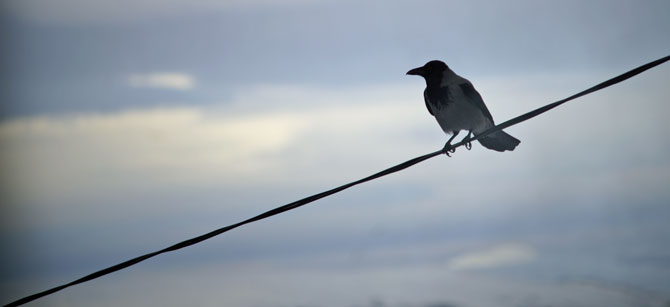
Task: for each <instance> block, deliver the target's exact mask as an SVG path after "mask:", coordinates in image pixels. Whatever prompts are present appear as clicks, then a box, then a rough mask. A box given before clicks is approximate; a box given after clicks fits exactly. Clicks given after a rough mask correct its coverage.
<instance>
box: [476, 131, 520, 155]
mask: <svg viewBox="0 0 670 307" xmlns="http://www.w3.org/2000/svg"><path fill="white" fill-rule="evenodd" d="M478 141H479V143H480V144H482V146H484V147H486V148H488V149H493V150H495V151H506V150H509V151H512V150H514V148H516V146H517V145H519V143H521V141H519V140H518V139H517V138H515V137H513V136H511V135H509V134H507V133H505V132H504V131H496V132H494V133H491V134H489V135H487V136H485V137H483V138H481V139H478Z"/></svg>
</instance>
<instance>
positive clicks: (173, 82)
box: [128, 72, 195, 91]
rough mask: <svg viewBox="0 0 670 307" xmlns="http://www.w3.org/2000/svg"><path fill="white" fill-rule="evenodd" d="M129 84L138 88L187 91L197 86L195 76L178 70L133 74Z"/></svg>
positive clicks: (129, 78)
mask: <svg viewBox="0 0 670 307" xmlns="http://www.w3.org/2000/svg"><path fill="white" fill-rule="evenodd" d="M128 84H129V85H130V86H132V87H136V88H162V89H173V90H180V91H186V90H191V89H193V87H195V78H193V76H191V75H189V74H185V73H177V72H156V73H149V74H132V75H130V76H129V77H128Z"/></svg>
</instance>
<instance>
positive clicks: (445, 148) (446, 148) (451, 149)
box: [442, 143, 456, 157]
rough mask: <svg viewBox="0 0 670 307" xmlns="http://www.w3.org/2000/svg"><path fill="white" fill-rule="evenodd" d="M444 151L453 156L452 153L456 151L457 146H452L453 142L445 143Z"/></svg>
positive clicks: (448, 155)
mask: <svg viewBox="0 0 670 307" xmlns="http://www.w3.org/2000/svg"><path fill="white" fill-rule="evenodd" d="M442 151H443V152H444V154H445V155H447V157H451V155H450V153H455V152H456V148H451V143H447V144H445V145H444V148H442Z"/></svg>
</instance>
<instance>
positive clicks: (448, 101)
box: [407, 60, 521, 155]
mask: <svg viewBox="0 0 670 307" xmlns="http://www.w3.org/2000/svg"><path fill="white" fill-rule="evenodd" d="M407 75H416V76H421V77H423V78H424V79H425V81H426V89H425V90H424V92H423V98H424V101H425V103H426V108H428V112H430V114H431V115H433V116H434V117H435V119H436V120H437V123H438V124H439V125H440V127H441V128H442V130H443V131H444V132H445V133H446V134H451V135H452V136H451V138H449V140H448V141H447V143H446V144H445V146H444V152H445V153H446V154H447V155H449V152H452V153H453V152H454V151H455V149H452V148H451V141H452V140H453V139H454V138H455V137H456V135H458V133H459V132H460V131H461V130H465V131H467V132H468V135H467V136H466V137H465V138H464V139H463V142H466V143H465V146H466V148H467V149H468V150H470V148H472V144H471V143H470V142H469V140H470V137H471V135H472V134H474V135H477V134H480V133H482V132H484V131H486V130H487V129H489V128H491V127H493V126H494V125H495V124H494V122H493V116H492V115H491V112H489V110H488V109H487V108H486V104H484V100H483V99H482V96H481V95H480V94H479V92H477V90H476V89H475V87H474V86H473V85H472V83H471V82H470V81H468V80H467V79H465V78H463V77H461V76H459V75H457V74H456V73H455V72H454V71H452V70H451V69H450V68H449V66H447V64H445V63H444V62H442V61H439V60H433V61H430V62H428V63H426V64H425V65H423V66H421V67H417V68H414V69H411V70H410V71H408V72H407ZM477 140H478V141H479V143H480V144H482V146H484V147H486V148H488V149H492V150H495V151H500V152H503V151H512V150H514V148H516V147H517V145H519V143H521V141H519V140H518V139H517V138H515V137H513V136H511V135H509V134H507V133H505V132H504V131H502V130H498V131H496V132H493V133H490V134H487V135H486V136H484V137H482V138H479V139H477Z"/></svg>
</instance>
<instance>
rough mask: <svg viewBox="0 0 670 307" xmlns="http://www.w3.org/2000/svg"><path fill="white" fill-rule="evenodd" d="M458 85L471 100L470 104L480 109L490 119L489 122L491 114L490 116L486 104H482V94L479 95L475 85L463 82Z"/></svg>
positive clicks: (491, 118) (491, 117)
mask: <svg viewBox="0 0 670 307" xmlns="http://www.w3.org/2000/svg"><path fill="white" fill-rule="evenodd" d="M459 86H460V87H461V90H462V91H463V94H464V95H465V97H467V98H468V99H469V100H470V102H472V104H474V105H475V106H476V107H477V108H479V109H480V110H482V113H483V114H484V116H486V117H488V119H490V120H491V122H493V116H491V112H489V109H487V108H486V105H485V104H484V99H482V96H481V95H479V93H478V92H477V90H476V89H475V87H474V86H472V83H470V82H465V83H461V84H460V85H459Z"/></svg>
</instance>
